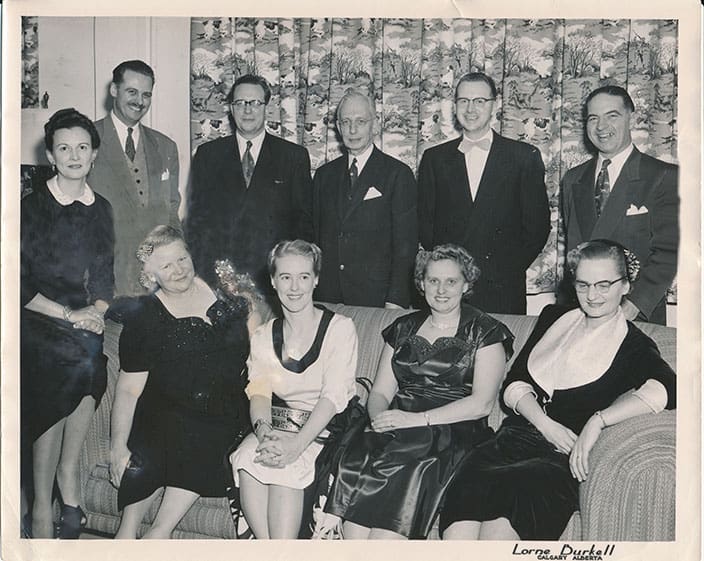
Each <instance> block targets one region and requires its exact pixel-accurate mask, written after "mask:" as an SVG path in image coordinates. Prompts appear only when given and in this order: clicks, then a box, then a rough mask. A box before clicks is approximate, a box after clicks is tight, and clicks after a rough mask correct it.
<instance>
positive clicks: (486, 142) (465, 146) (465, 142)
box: [457, 136, 491, 154]
mask: <svg viewBox="0 0 704 561" xmlns="http://www.w3.org/2000/svg"><path fill="white" fill-rule="evenodd" d="M472 148H479V149H480V150H483V151H484V152H488V151H489V148H491V139H490V138H482V139H481V140H477V141H474V140H470V139H469V138H467V137H465V136H463V137H462V142H460V145H459V146H458V147H457V149H458V150H459V151H460V152H462V153H463V154H466V153H467V152H469V151H470V150H471V149H472Z"/></svg>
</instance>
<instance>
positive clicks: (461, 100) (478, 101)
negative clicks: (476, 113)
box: [455, 97, 496, 109]
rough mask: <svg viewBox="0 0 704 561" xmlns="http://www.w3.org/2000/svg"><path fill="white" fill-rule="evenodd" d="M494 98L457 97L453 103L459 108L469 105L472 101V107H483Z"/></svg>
mask: <svg viewBox="0 0 704 561" xmlns="http://www.w3.org/2000/svg"><path fill="white" fill-rule="evenodd" d="M495 99H496V98H495V97H458V98H457V99H456V100H455V103H456V104H457V107H459V108H460V109H465V108H467V107H469V104H470V103H472V102H474V107H476V108H477V109H484V107H486V104H487V103H489V102H490V101H494V100H495Z"/></svg>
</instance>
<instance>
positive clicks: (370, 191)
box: [364, 187, 381, 201]
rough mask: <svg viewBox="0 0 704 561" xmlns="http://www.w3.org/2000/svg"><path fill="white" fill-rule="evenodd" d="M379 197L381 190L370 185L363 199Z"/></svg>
mask: <svg viewBox="0 0 704 561" xmlns="http://www.w3.org/2000/svg"><path fill="white" fill-rule="evenodd" d="M379 197H381V192H380V191H379V189H377V188H376V187H370V188H369V189H367V192H366V193H365V194H364V200H365V201H368V200H370V199H378V198H379Z"/></svg>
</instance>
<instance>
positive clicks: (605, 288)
mask: <svg viewBox="0 0 704 561" xmlns="http://www.w3.org/2000/svg"><path fill="white" fill-rule="evenodd" d="M625 279H626V277H619V278H617V279H616V280H612V281H608V280H603V281H599V282H594V283H591V282H584V281H580V280H576V281H574V289H575V290H576V291H577V292H579V293H580V294H581V293H584V292H588V291H589V287H590V286H593V287H594V288H596V290H597V292H598V293H599V294H606V293H608V292H609V290H611V287H612V286H613V285H615V284H616V283H617V282H620V281H622V280H625Z"/></svg>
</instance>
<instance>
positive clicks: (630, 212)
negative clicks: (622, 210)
mask: <svg viewBox="0 0 704 561" xmlns="http://www.w3.org/2000/svg"><path fill="white" fill-rule="evenodd" d="M638 214H648V207H646V206H645V205H643V206H641V207H637V206H636V205H634V204H633V203H631V206H629V207H628V209H627V210H626V216H636V215H638Z"/></svg>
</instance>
